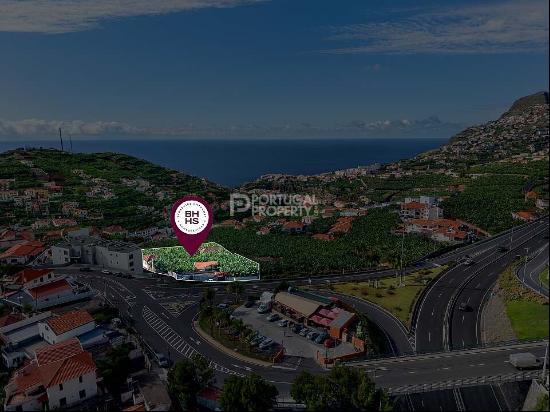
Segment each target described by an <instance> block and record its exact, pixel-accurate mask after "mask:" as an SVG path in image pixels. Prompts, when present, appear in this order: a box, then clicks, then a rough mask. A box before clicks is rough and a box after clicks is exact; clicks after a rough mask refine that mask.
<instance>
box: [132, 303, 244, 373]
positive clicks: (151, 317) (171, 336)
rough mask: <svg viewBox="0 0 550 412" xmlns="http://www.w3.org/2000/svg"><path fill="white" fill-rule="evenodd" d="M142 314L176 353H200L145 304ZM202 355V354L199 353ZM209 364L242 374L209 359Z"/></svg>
mask: <svg viewBox="0 0 550 412" xmlns="http://www.w3.org/2000/svg"><path fill="white" fill-rule="evenodd" d="M142 316H143V319H144V320H145V322H146V323H147V324H148V325H149V327H150V328H151V329H153V330H154V331H155V332H156V333H157V335H159V336H160V337H161V338H162V339H163V340H164V341H165V342H166V343H168V345H170V346H171V347H172V348H174V349H175V350H176V351H177V352H178V353H180V354H182V355H183V356H185V357H186V358H191V357H192V356H193V355H195V354H198V355H201V354H200V353H199V352H198V351H197V350H196V349H195V348H194V347H193V346H191V345H190V344H189V343H188V342H186V341H185V339H183V338H182V337H181V336H180V335H179V334H178V333H177V332H176V331H175V330H174V329H172V328H171V327H170V326H169V325H168V324H167V323H166V322H165V321H164V320H162V319H161V318H160V317H158V316H157V314H156V313H155V312H153V311H152V310H151V309H150V308H149V307H148V306H147V305H145V306H143V309H142ZM201 356H202V355H201ZM209 366H210V367H211V368H212V369H214V370H215V371H218V372H222V373H227V374H230V375H239V376H242V374H240V373H238V372H235V371H232V370H230V369H228V368H226V367H225V366H222V365H219V364H217V363H216V362H214V361H210V363H209Z"/></svg>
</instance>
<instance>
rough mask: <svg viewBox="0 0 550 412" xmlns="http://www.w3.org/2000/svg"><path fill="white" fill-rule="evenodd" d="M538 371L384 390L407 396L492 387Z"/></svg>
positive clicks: (525, 377) (534, 377) (537, 373)
mask: <svg viewBox="0 0 550 412" xmlns="http://www.w3.org/2000/svg"><path fill="white" fill-rule="evenodd" d="M540 376H541V372H540V371H536V370H534V371H525V372H512V373H507V374H503V375H489V376H478V377H474V378H464V379H453V380H447V381H441V382H434V383H419V384H412V385H404V386H397V387H390V388H386V389H387V391H388V393H389V394H390V395H393V396H396V395H408V394H411V393H420V392H431V391H440V390H445V389H455V388H463V387H467V386H479V385H492V384H500V383H506V382H521V381H527V380H532V379H536V378H538V377H540Z"/></svg>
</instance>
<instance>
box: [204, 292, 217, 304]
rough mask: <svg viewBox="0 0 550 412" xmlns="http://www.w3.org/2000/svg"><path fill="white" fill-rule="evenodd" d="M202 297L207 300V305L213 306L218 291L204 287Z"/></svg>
mask: <svg viewBox="0 0 550 412" xmlns="http://www.w3.org/2000/svg"><path fill="white" fill-rule="evenodd" d="M202 297H203V299H204V300H205V301H206V303H207V305H209V306H212V304H213V303H214V298H215V297H216V291H215V290H214V289H212V288H206V289H204V292H203V294H202Z"/></svg>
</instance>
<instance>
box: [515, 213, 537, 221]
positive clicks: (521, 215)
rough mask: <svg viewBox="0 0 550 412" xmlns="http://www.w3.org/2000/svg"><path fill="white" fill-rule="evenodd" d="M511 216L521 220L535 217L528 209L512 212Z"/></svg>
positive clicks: (529, 219)
mask: <svg viewBox="0 0 550 412" xmlns="http://www.w3.org/2000/svg"><path fill="white" fill-rule="evenodd" d="M512 217H513V218H514V219H516V220H523V221H524V222H530V221H531V220H535V219H536V218H537V217H536V216H535V214H534V213H532V212H528V211H520V212H513V213H512Z"/></svg>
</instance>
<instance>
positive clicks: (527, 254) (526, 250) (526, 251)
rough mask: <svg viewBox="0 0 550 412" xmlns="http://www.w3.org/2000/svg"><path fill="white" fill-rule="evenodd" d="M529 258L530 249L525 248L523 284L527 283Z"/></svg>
mask: <svg viewBox="0 0 550 412" xmlns="http://www.w3.org/2000/svg"><path fill="white" fill-rule="evenodd" d="M528 257H529V248H528V247H526V248H525V264H524V265H523V282H525V272H526V271H527V258H528Z"/></svg>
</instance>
